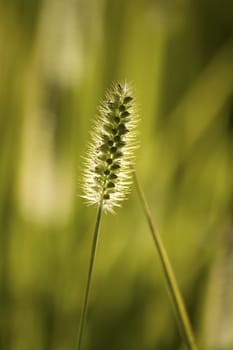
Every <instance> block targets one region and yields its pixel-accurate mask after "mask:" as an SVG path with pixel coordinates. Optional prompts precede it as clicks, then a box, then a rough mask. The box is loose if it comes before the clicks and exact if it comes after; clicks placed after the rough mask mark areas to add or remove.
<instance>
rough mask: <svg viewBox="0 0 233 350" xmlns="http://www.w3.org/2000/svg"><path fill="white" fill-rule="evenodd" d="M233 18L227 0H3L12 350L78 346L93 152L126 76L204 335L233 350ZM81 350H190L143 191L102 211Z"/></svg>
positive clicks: (4, 250)
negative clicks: (104, 109) (96, 127)
mask: <svg viewBox="0 0 233 350" xmlns="http://www.w3.org/2000/svg"><path fill="white" fill-rule="evenodd" d="M232 12H233V2H232V1H227V0H223V1H222V2H219V1H218V2H217V1H213V0H204V1H202V0H186V1H185V0H183V1H182V0H180V1H162V0H158V1H145V0H138V1H133V0H124V1H123V0H102V1H100V0H97V1H94V0H72V1H71V0H60V1H55V0H46V1H42V0H31V1H29V0H24V1H23V0H14V1H12V0H9V1H1V3H0V69H1V75H0V76H1V79H0V314H1V317H0V349H4V350H32V349H33V350H67V349H74V347H75V342H76V336H77V330H78V324H79V319H80V313H81V306H82V300H83V291H84V286H85V279H86V275H87V267H88V260H89V256H90V246H91V239H92V230H93V225H94V219H95V214H96V213H95V212H96V211H95V209H94V208H91V207H90V208H87V207H86V206H85V205H83V200H82V199H81V198H80V194H81V185H80V184H79V181H78V179H80V177H81V174H82V164H83V160H82V158H81V156H82V155H83V154H84V153H85V147H86V143H87V140H88V139H89V130H90V128H91V125H92V121H93V116H94V115H95V114H96V113H97V109H96V108H97V106H98V105H99V101H100V99H101V98H102V96H103V94H104V91H105V90H106V88H108V86H109V85H110V84H111V82H112V81H125V80H127V81H130V82H132V84H133V86H134V88H135V91H136V92H137V93H136V95H137V101H138V105H139V108H138V109H139V114H140V117H141V122H140V144H141V147H140V150H139V151H138V152H137V162H136V169H137V173H138V175H139V176H140V178H141V182H142V184H143V187H144V189H145V192H146V195H147V198H148V202H149V204H150V206H151V209H152V212H153V215H154V218H155V221H156V223H157V226H158V227H159V230H160V232H161V234H162V236H163V240H164V243H165V245H166V247H167V251H168V254H169V256H170V257H171V261H172V264H173V267H174V270H175V273H176V276H177V279H178V282H179V284H180V287H181V290H182V292H183V295H184V297H185V300H186V302H187V306H188V311H189V314H190V316H191V321H192V324H193V325H194V330H195V333H196V334H197V337H198V339H199V342H200V343H201V345H202V348H204V349H207V350H228V349H232V348H233V335H232V334H233V333H232V324H233V312H232V298H231V297H230V296H231V295H232V290H233V286H232V283H229V281H230V280H232V273H231V271H232V264H233V262H232V249H233V248H232V230H233V224H232V194H233V181H232V178H233V177H232V164H233V162H232V159H233V152H232V149H233V144H232V139H233V127H232V126H233V119H232V113H233V112H232V110H233V107H232V106H233V101H232V95H233V94H232V93H233V64H232V62H233V39H232V38H233V16H232ZM223 301H224V302H223ZM223 325H224V326H223ZM230 325H231V326H230ZM84 344H85V346H86V350H97V349H98V350H99V349H101V350H109V349H111V350H128V349H133V350H142V349H143V350H154V349H163V350H166V349H167V350H168V349H169V350H170V349H172V350H173V349H178V348H179V345H180V337H179V334H178V331H177V328H176V323H175V320H174V317H173V312H172V310H171V307H170V303H169V300H168V296H167V293H166V289H165V284H164V280H163V276H162V273H161V268H160V264H159V261H158V258H157V256H156V253H155V250H154V246H153V243H152V241H151V237H150V234H149V231H148V227H147V224H146V222H145V219H144V216H143V213H142V211H141V208H140V206H139V203H138V200H137V197H136V195H135V191H134V190H133V192H132V194H131V195H130V197H129V200H128V201H127V202H125V203H124V208H123V209H122V210H119V211H118V213H117V215H116V216H110V215H108V216H104V217H103V222H102V228H101V235H100V240H99V246H98V254H97V257H96V266H95V273H94V279H93V284H92V289H91V295H90V305H89V312H88V315H87V323H86V329H85V339H84Z"/></svg>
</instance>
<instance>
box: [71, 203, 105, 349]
mask: <svg viewBox="0 0 233 350" xmlns="http://www.w3.org/2000/svg"><path fill="white" fill-rule="evenodd" d="M101 217H102V202H101V203H100V204H99V206H98V211H97V218H96V224H95V229H94V236H93V242H92V248H91V257H90V264H89V270H88V275H87V282H86V289H85V295H84V302H83V309H82V314H81V321H80V328H79V333H78V340H77V346H76V350H80V349H81V343H82V337H83V330H84V325H85V320H86V315H87V307H88V300H89V294H90V286H91V280H92V273H93V267H94V263H95V255H96V247H97V242H98V236H99V228H100V222H101Z"/></svg>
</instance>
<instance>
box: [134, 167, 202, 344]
mask: <svg viewBox="0 0 233 350" xmlns="http://www.w3.org/2000/svg"><path fill="white" fill-rule="evenodd" d="M133 173H134V181H135V184H136V189H137V193H138V195H139V198H140V202H141V204H142V207H143V210H144V213H145V215H146V218H147V222H148V224H149V227H150V232H151V234H152V238H153V241H154V243H155V246H156V249H157V251H158V254H159V258H160V261H161V264H162V267H163V271H164V275H165V279H166V283H167V287H168V290H169V294H170V296H171V300H172V304H173V306H174V310H175V314H176V318H177V322H178V325H179V329H180V332H181V335H182V338H183V340H184V343H185V345H186V347H187V349H189V350H197V346H196V342H195V338H194V335H193V331H192V326H191V323H190V321H189V317H188V314H187V311H186V308H185V304H184V301H183V298H182V295H181V292H180V290H179V287H178V284H177V281H176V277H175V274H174V272H173V269H172V266H171V263H170V261H169V258H168V255H167V252H166V249H165V247H164V245H163V242H162V239H161V237H160V234H159V231H158V230H157V228H156V226H155V224H154V222H153V219H152V215H151V212H150V208H149V206H148V204H147V201H146V198H145V195H144V192H143V189H142V187H141V185H140V182H139V180H138V177H137V175H136V172H135V171H134V172H133Z"/></svg>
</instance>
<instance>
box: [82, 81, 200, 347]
mask: <svg viewBox="0 0 233 350" xmlns="http://www.w3.org/2000/svg"><path fill="white" fill-rule="evenodd" d="M137 121H138V118H137V114H136V113H135V106H134V96H133V93H132V89H131V87H130V86H129V84H127V83H116V84H113V86H112V88H111V89H110V90H109V91H108V92H107V93H106V97H105V99H104V101H103V102H102V104H101V106H100V108H99V114H98V116H97V118H96V120H95V123H94V125H93V130H92V133H91V142H90V144H89V146H88V151H87V154H86V156H85V165H84V173H83V197H84V198H85V199H86V201H87V203H88V204H90V205H92V204H93V205H96V206H97V218H96V224H95V228H94V234H93V242H92V248H91V255H90V263H89V270H88V275H87V282H86V289H85V293H84V302H83V308H82V313H81V321H80V328H79V334H78V341H77V347H76V349H77V350H80V349H81V344H82V337H83V332H84V325H85V320H86V315H87V309H88V299H89V294H90V286H91V280H92V274H93V268H94V263H95V255H96V248H97V242H98V236H99V229H100V224H101V218H102V213H103V212H106V213H107V212H109V213H114V209H115V208H116V207H119V206H120V205H121V203H122V201H124V200H125V199H126V198H127V196H128V194H129V191H130V185H131V183H132V176H133V175H134V180H135V184H136V189H137V192H138V195H139V198H140V201H141V204H142V208H143V210H144V213H145V215H146V218H147V221H148V224H149V227H150V231H151V233H152V237H153V240H154V243H155V246H156V249H157V252H158V255H159V258H160V261H161V264H162V267H163V272H164V275H165V280H166V283H167V287H168V290H169V292H170V296H171V301H172V304H173V306H174V310H175V315H176V318H177V322H178V325H179V329H180V332H181V335H182V337H183V341H184V344H185V345H186V347H187V349H189V350H196V345H195V340H194V336H193V331H192V327H191V324H190V321H189V318H188V314H187V312H186V308H185V304H184V301H183V298H182V295H181V293H180V290H179V288H178V284H177V282H176V278H175V275H174V272H173V269H172V266H171V264H170V261H169V258H168V255H167V253H166V250H165V247H164V245H163V243H162V239H161V237H160V235H159V232H158V230H157V229H156V227H155V225H154V223H153V220H152V216H151V213H150V209H149V207H148V204H147V202H146V199H145V196H144V193H143V190H142V187H141V185H140V183H139V180H138V178H137V176H136V173H135V171H134V158H135V156H134V153H135V152H134V151H135V148H136V146H137V137H136V126H137Z"/></svg>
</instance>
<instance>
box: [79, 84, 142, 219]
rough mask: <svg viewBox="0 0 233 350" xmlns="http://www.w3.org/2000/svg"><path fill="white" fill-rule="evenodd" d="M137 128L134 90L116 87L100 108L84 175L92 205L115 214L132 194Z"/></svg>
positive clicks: (84, 185)
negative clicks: (118, 207) (98, 205)
mask: <svg viewBox="0 0 233 350" xmlns="http://www.w3.org/2000/svg"><path fill="white" fill-rule="evenodd" d="M136 125H137V116H136V114H135V109H134V97H133V94H132V90H131V87H130V86H129V85H128V84H127V83H122V84H121V83H117V84H114V85H113V86H112V88H111V89H110V90H109V91H108V92H107V93H106V98H105V100H104V101H103V102H102V104H101V106H100V108H99V115H98V116H97V118H96V121H95V124H94V128H93V132H92V141H91V143H90V144H89V149H88V154H87V157H86V158H85V169H84V176H83V178H84V183H83V191H84V194H83V197H84V198H86V199H87V201H88V203H89V204H101V203H102V205H103V210H104V211H105V212H114V210H113V209H114V207H116V206H120V204H121V202H122V201H123V200H124V199H126V198H127V195H128V193H129V191H130V184H131V179H132V168H131V166H132V164H133V163H134V151H135V148H136V147H137V143H136V133H135V127H136Z"/></svg>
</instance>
